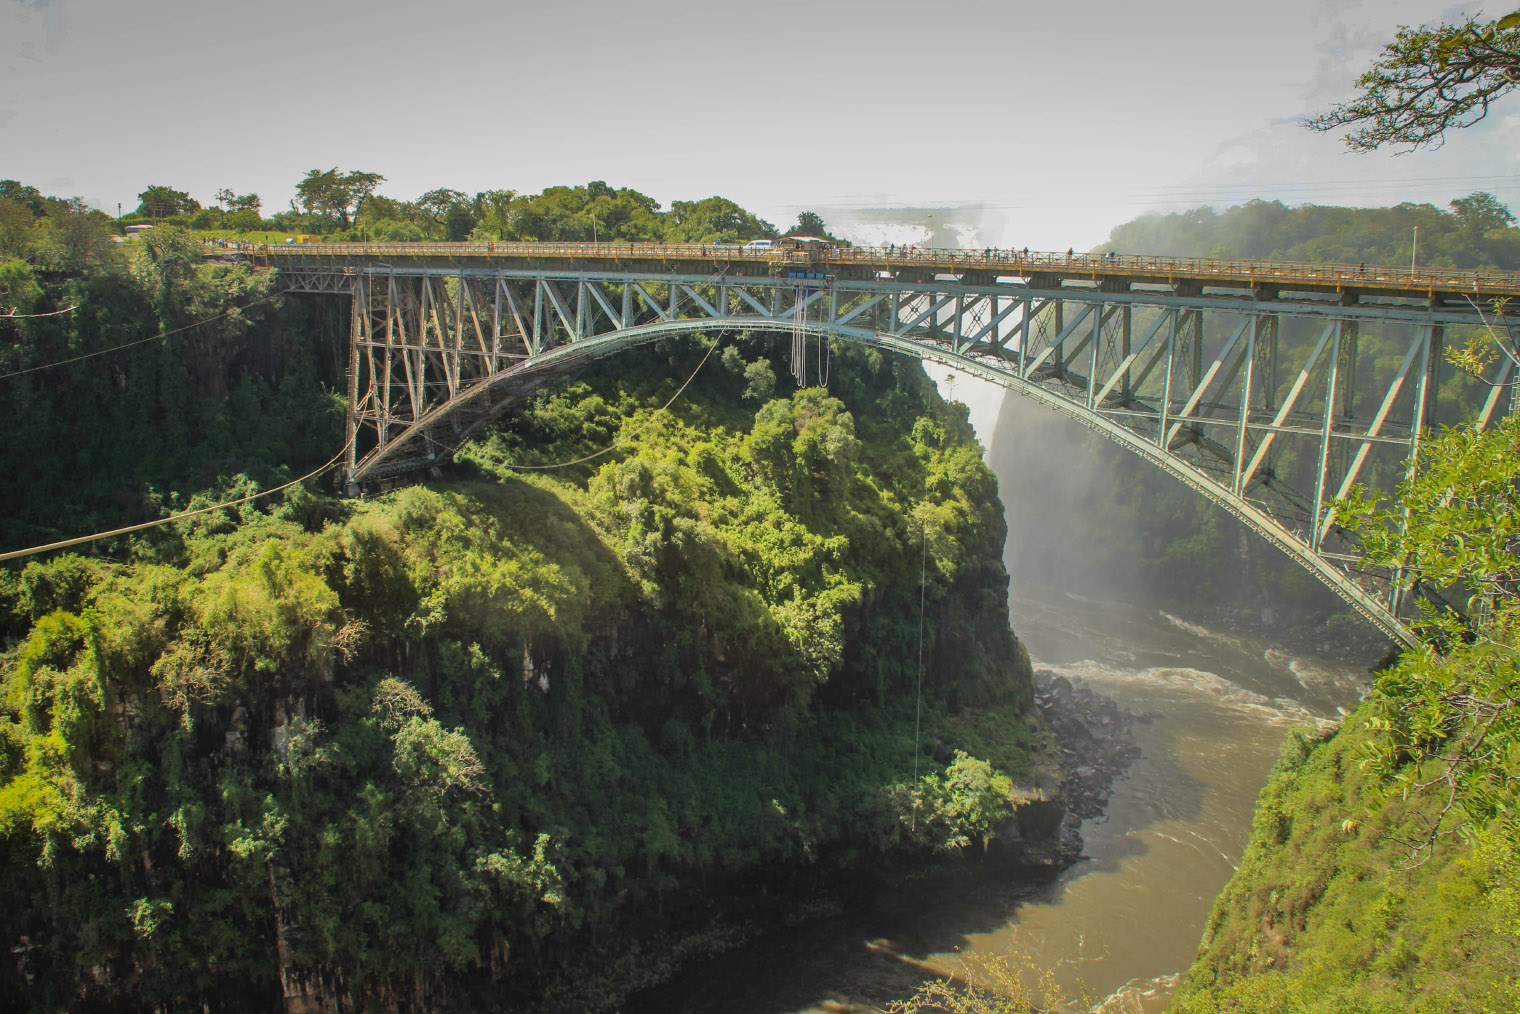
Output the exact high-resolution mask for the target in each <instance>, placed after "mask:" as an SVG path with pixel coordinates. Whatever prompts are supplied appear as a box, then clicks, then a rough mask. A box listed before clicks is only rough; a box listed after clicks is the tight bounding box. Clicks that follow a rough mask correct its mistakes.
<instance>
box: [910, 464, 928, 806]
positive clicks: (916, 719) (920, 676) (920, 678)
mask: <svg viewBox="0 0 1520 1014" xmlns="http://www.w3.org/2000/svg"><path fill="white" fill-rule="evenodd" d="M928 492H929V490H928V486H927V484H925V487H924V494H925V502H927V499H928ZM920 537H921V539H922V541H923V544H924V548H923V555H922V556H921V557H920V559H919V562H918V671H917V673H916V675H915V676H914V679H913V697H914V710H913V792H914V793H915V795H914V796H913V815H912V816H911V817H910V818H909V820H908V830H910V831H917V830H918V796H917V792H918V731H919V725H920V723H921V720H922V718H923V714H924V590H925V589H926V588H927V587H928V584H929V525H928V524H927V523H924V524H923V531H922V534H921V536H920Z"/></svg>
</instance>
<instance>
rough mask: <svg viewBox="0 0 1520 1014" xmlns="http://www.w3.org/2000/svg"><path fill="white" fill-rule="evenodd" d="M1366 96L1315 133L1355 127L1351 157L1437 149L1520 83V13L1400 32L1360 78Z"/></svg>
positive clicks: (1319, 121) (1314, 125)
mask: <svg viewBox="0 0 1520 1014" xmlns="http://www.w3.org/2000/svg"><path fill="white" fill-rule="evenodd" d="M1356 83H1357V87H1358V88H1360V89H1361V92H1362V93H1361V95H1360V96H1359V97H1357V98H1355V99H1352V100H1351V101H1350V102H1347V103H1344V104H1342V105H1340V106H1337V107H1336V108H1334V109H1332V110H1331V111H1330V112H1328V113H1324V114H1323V115H1320V116H1316V117H1314V118H1313V119H1310V120H1308V121H1306V123H1305V126H1307V127H1308V128H1309V129H1310V130H1320V131H1329V130H1337V129H1339V128H1341V127H1354V128H1355V129H1354V130H1352V131H1351V132H1350V133H1349V134H1347V135H1346V144H1347V145H1348V146H1349V147H1350V148H1351V149H1352V150H1353V151H1372V150H1373V149H1375V148H1379V147H1381V146H1383V145H1385V144H1394V145H1408V146H1409V147H1410V148H1420V147H1424V146H1427V145H1430V146H1439V145H1440V144H1441V143H1443V142H1444V140H1445V134H1446V131H1448V130H1453V129H1457V128H1461V127H1470V126H1472V125H1473V124H1474V123H1477V122H1478V121H1479V120H1481V119H1483V117H1485V116H1487V115H1488V110H1489V106H1490V105H1491V104H1492V103H1493V101H1494V100H1495V99H1497V98H1499V97H1500V96H1502V95H1504V94H1505V93H1507V92H1509V91H1510V90H1511V89H1512V88H1514V87H1515V85H1517V84H1520V11H1516V12H1514V13H1512V14H1507V15H1505V16H1504V17H1502V18H1498V19H1497V20H1494V21H1490V22H1487V23H1484V24H1480V23H1479V22H1478V21H1476V20H1475V19H1472V18H1468V19H1467V20H1466V21H1464V22H1462V23H1461V24H1458V25H1446V24H1441V25H1436V26H1435V27H1433V28H1431V27H1426V26H1423V25H1422V26H1421V27H1419V28H1408V27H1401V28H1400V29H1399V31H1398V34H1397V35H1395V36H1394V39H1393V41H1392V42H1390V43H1388V44H1387V45H1385V46H1384V47H1383V55H1382V58H1381V59H1379V60H1378V61H1377V62H1376V63H1374V64H1373V65H1372V69H1371V70H1369V71H1367V72H1366V73H1365V74H1363V75H1362V76H1361V77H1360V78H1358V79H1357V82H1356Z"/></svg>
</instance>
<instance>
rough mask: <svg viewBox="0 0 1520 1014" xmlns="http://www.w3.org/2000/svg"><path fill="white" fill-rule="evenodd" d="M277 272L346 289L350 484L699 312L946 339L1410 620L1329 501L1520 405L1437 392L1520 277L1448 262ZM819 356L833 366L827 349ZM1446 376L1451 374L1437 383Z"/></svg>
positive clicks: (717, 251) (807, 255) (951, 353)
mask: <svg viewBox="0 0 1520 1014" xmlns="http://www.w3.org/2000/svg"><path fill="white" fill-rule="evenodd" d="M259 256H260V257H261V258H262V259H263V260H264V261H265V262H266V263H268V264H269V265H271V266H273V267H276V268H278V269H279V271H280V274H281V287H282V288H285V289H289V290H292V291H296V292H305V293H313V294H331V295H340V296H344V297H347V298H348V299H350V300H351V306H352V313H351V316H350V343H349V344H350V351H349V355H350V358H349V370H348V388H349V389H348V437H349V441H350V446H349V452H348V459H347V461H346V462H345V464H344V467H343V477H342V481H343V485H344V487H345V488H346V490H347V491H348V492H349V493H357V492H359V491H360V490H362V489H364V488H366V487H376V486H380V485H383V484H385V483H386V482H388V481H389V480H391V479H392V478H393V477H395V476H397V475H400V474H402V473H405V472H408V471H414V470H417V469H427V468H434V467H436V466H437V465H438V464H439V463H440V462H441V461H443V460H445V459H446V458H447V457H448V456H449V455H450V454H451V453H452V450H453V448H454V447H457V446H458V445H459V443H460V442H461V441H463V440H465V439H467V438H468V437H469V436H470V435H471V434H473V433H475V432H477V431H478V430H479V429H480V427H482V426H483V425H485V424H486V423H487V422H488V421H489V420H490V419H492V418H494V417H496V416H498V415H500V414H501V413H502V412H503V411H505V410H506V409H507V408H508V407H509V406H510V405H511V404H513V403H514V402H515V401H516V400H517V399H520V398H521V397H523V396H525V395H527V394H529V393H531V392H533V391H535V390H537V389H539V388H541V387H543V386H544V385H546V384H548V383H551V382H553V381H554V380H555V379H557V378H562V377H564V376H566V375H568V374H569V373H571V372H573V371H575V370H577V369H580V368H581V367H583V366H585V365H587V364H588V363H590V362H592V361H594V360H596V359H600V358H603V357H606V356H609V355H613V354H617V353H620V352H623V351H625V350H628V349H631V348H635V347H637V346H640V345H644V344H647V343H650V342H653V341H656V340H658V339H660V338H663V337H668V336H672V335H680V334H689V333H693V332H698V331H722V330H748V331H773V332H777V333H790V335H791V338H792V369H793V374H794V376H795V377H796V379H797V381H798V383H799V385H803V386H805V385H806V384H807V379H808V372H807V358H808V357H807V339H808V337H810V336H811V337H816V338H817V339H819V341H820V359H821V358H822V345H821V343H822V342H823V341H824V340H830V341H832V340H844V341H852V342H858V343H861V344H865V345H870V346H874V347H877V348H881V349H884V350H888V351H892V352H897V353H900V354H904V355H910V356H915V357H917V358H920V359H923V360H928V361H933V362H937V363H942V364H945V365H948V366H950V367H952V368H954V369H957V370H960V371H963V372H967V373H970V374H973V375H976V376H979V377H981V378H983V379H986V380H989V381H992V382H994V383H997V384H1000V385H1002V386H1004V387H1007V388H1009V389H1011V390H1013V391H1015V392H1017V393H1019V394H1021V395H1023V396H1025V397H1029V398H1032V399H1034V400H1036V401H1038V402H1040V403H1042V404H1044V405H1046V406H1048V407H1050V408H1053V409H1055V410H1057V411H1060V412H1062V413H1064V414H1066V415H1068V416H1071V417H1073V418H1075V419H1077V420H1079V421H1081V422H1083V423H1084V424H1085V425H1088V426H1090V427H1092V428H1093V429H1095V430H1097V431H1099V432H1101V433H1103V434H1104V435H1106V436H1108V437H1110V438H1111V439H1113V440H1115V441H1117V442H1119V443H1121V444H1123V445H1124V446H1125V447H1127V448H1129V449H1130V450H1131V451H1133V452H1135V453H1137V454H1139V455H1141V456H1142V457H1144V458H1145V459H1146V460H1148V461H1150V462H1151V463H1153V464H1155V465H1156V466H1157V467H1159V468H1162V469H1163V470H1165V471H1167V472H1169V473H1170V474H1172V475H1173V476H1175V477H1177V478H1178V479H1180V480H1181V481H1183V482H1185V483H1187V484H1188V485H1189V486H1191V487H1193V488H1194V489H1196V490H1198V491H1199V492H1200V493H1202V494H1203V495H1204V496H1206V497H1208V498H1209V499H1210V500H1212V501H1214V502H1215V503H1217V504H1219V505H1220V506H1222V507H1224V508H1225V509H1226V510H1228V511H1230V512H1231V513H1232V514H1234V515H1235V516H1236V517H1238V518H1240V519H1241V520H1242V521H1243V522H1244V523H1246V524H1247V525H1248V526H1250V527H1251V528H1253V529H1254V530H1256V531H1257V532H1258V533H1259V534H1261V535H1263V536H1264V537H1266V538H1267V539H1268V540H1269V541H1271V542H1272V543H1274V544H1275V545H1277V546H1278V547H1279V548H1281V549H1283V550H1284V551H1285V552H1287V553H1288V554H1289V555H1291V556H1293V557H1294V558H1295V559H1297V560H1298V561H1299V562H1300V563H1301V564H1302V565H1303V566H1305V567H1306V568H1307V569H1309V570H1310V571H1311V572H1312V573H1314V574H1315V575H1316V576H1318V577H1319V578H1320V579H1321V580H1323V581H1325V583H1326V584H1328V585H1329V586H1330V587H1331V588H1332V589H1334V590H1335V591H1336V592H1337V593H1338V594H1340V595H1341V596H1342V597H1343V598H1345V599H1346V600H1347V601H1348V602H1350V603H1351V604H1352V605H1353V606H1354V607H1355V608H1356V609H1357V610H1358V611H1359V612H1361V613H1362V614H1363V615H1364V616H1366V617H1367V618H1368V619H1370V620H1372V621H1373V622H1374V623H1376V624H1377V625H1378V626H1380V627H1382V628H1383V629H1384V630H1385V631H1387V632H1388V633H1390V634H1392V635H1393V636H1396V637H1399V638H1400V639H1403V640H1405V641H1408V640H1410V639H1411V637H1412V635H1411V634H1410V632H1409V630H1408V628H1407V626H1406V624H1405V623H1404V619H1403V618H1404V617H1405V616H1407V615H1409V613H1410V612H1411V609H1412V601H1411V600H1412V596H1411V594H1410V592H1411V589H1412V588H1413V587H1414V586H1415V584H1416V582H1415V580H1414V576H1412V575H1407V574H1400V573H1375V572H1371V571H1369V570H1367V569H1366V568H1364V567H1362V565H1361V562H1360V555H1359V553H1358V552H1357V547H1356V545H1355V544H1354V543H1353V542H1351V541H1350V540H1349V537H1348V536H1347V535H1346V533H1345V532H1343V531H1342V530H1341V529H1340V528H1339V526H1338V525H1337V524H1336V507H1335V503H1336V501H1337V500H1338V499H1340V498H1342V497H1345V496H1346V495H1347V494H1348V493H1350V492H1351V491H1352V489H1353V488H1354V487H1355V486H1356V485H1357V484H1358V483H1366V484H1371V485H1373V486H1379V487H1381V488H1385V489H1390V488H1391V487H1392V486H1393V485H1394V484H1395V483H1396V482H1397V481H1398V480H1399V479H1401V478H1403V477H1404V475H1405V474H1406V470H1407V466H1406V465H1405V462H1406V461H1408V460H1410V459H1413V458H1415V457H1416V454H1417V451H1418V449H1419V446H1420V441H1421V439H1422V437H1423V435H1424V434H1425V433H1427V432H1428V431H1429V430H1430V428H1431V427H1432V426H1433V425H1435V424H1436V423H1437V422H1438V421H1439V422H1442V423H1452V424H1454V423H1458V422H1466V423H1476V424H1478V425H1479V426H1484V425H1488V424H1490V423H1492V422H1494V421H1496V420H1497V419H1499V418H1501V417H1503V416H1505V415H1507V414H1511V413H1514V412H1516V411H1517V401H1520V395H1517V389H1520V388H1517V385H1516V383H1515V380H1516V379H1517V378H1516V377H1515V376H1514V375H1513V374H1514V373H1515V368H1514V364H1513V363H1512V362H1510V361H1508V360H1503V361H1502V362H1501V363H1500V364H1498V365H1497V366H1496V369H1495V372H1494V375H1493V376H1491V377H1489V378H1488V381H1489V386H1481V385H1476V384H1475V385H1474V387H1475V392H1469V393H1468V394H1467V395H1465V396H1464V397H1463V398H1461V399H1458V400H1457V401H1456V402H1454V403H1451V404H1441V405H1438V399H1437V392H1438V390H1439V389H1440V388H1441V386H1442V383H1443V380H1442V378H1441V376H1440V371H1441V369H1442V366H1443V363H1444V356H1443V348H1444V347H1445V344H1446V343H1447V341H1448V332H1450V333H1451V334H1452V335H1453V336H1458V335H1460V334H1461V333H1462V332H1463V331H1464V329H1474V328H1480V327H1482V326H1483V324H1484V321H1483V317H1482V312H1481V308H1482V307H1483V306H1485V305H1487V304H1489V303H1490V301H1494V300H1503V299H1506V298H1508V297H1512V296H1516V295H1520V275H1517V274H1514V273H1508V272H1470V271H1468V272H1458V271H1453V270H1443V269H1432V268H1424V269H1411V268H1403V269H1399V268H1387V267H1377V266H1365V265H1317V264H1295V263H1278V262H1258V261H1211V260H1204V259H1197V258H1163V257H1147V256H1135V255H1112V256H1100V255H1083V254H1048V253H1033V254H1030V253H1026V252H1015V251H996V250H983V251H964V250H927V249H911V250H900V249H895V248H894V249H891V250H884V249H879V248H858V247H834V246H829V245H818V244H796V245H787V244H786V243H785V242H784V241H783V243H782V245H780V246H778V247H777V248H774V249H770V250H752V249H747V248H744V247H740V246H722V245H718V246H708V245H697V244H686V245H683V244H672V245H660V244H646V243H618V244H607V243H494V244H489V246H488V245H487V244H470V243H458V244H454V243H407V244H320V245H309V246H298V245H292V246H286V247H277V248H268V249H265V250H263V251H261V252H260V254H259ZM822 365H823V364H822V362H820V363H819V366H820V367H822ZM1445 382H1446V383H1448V384H1450V383H1451V381H1450V378H1447V380H1446V381H1445Z"/></svg>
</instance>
